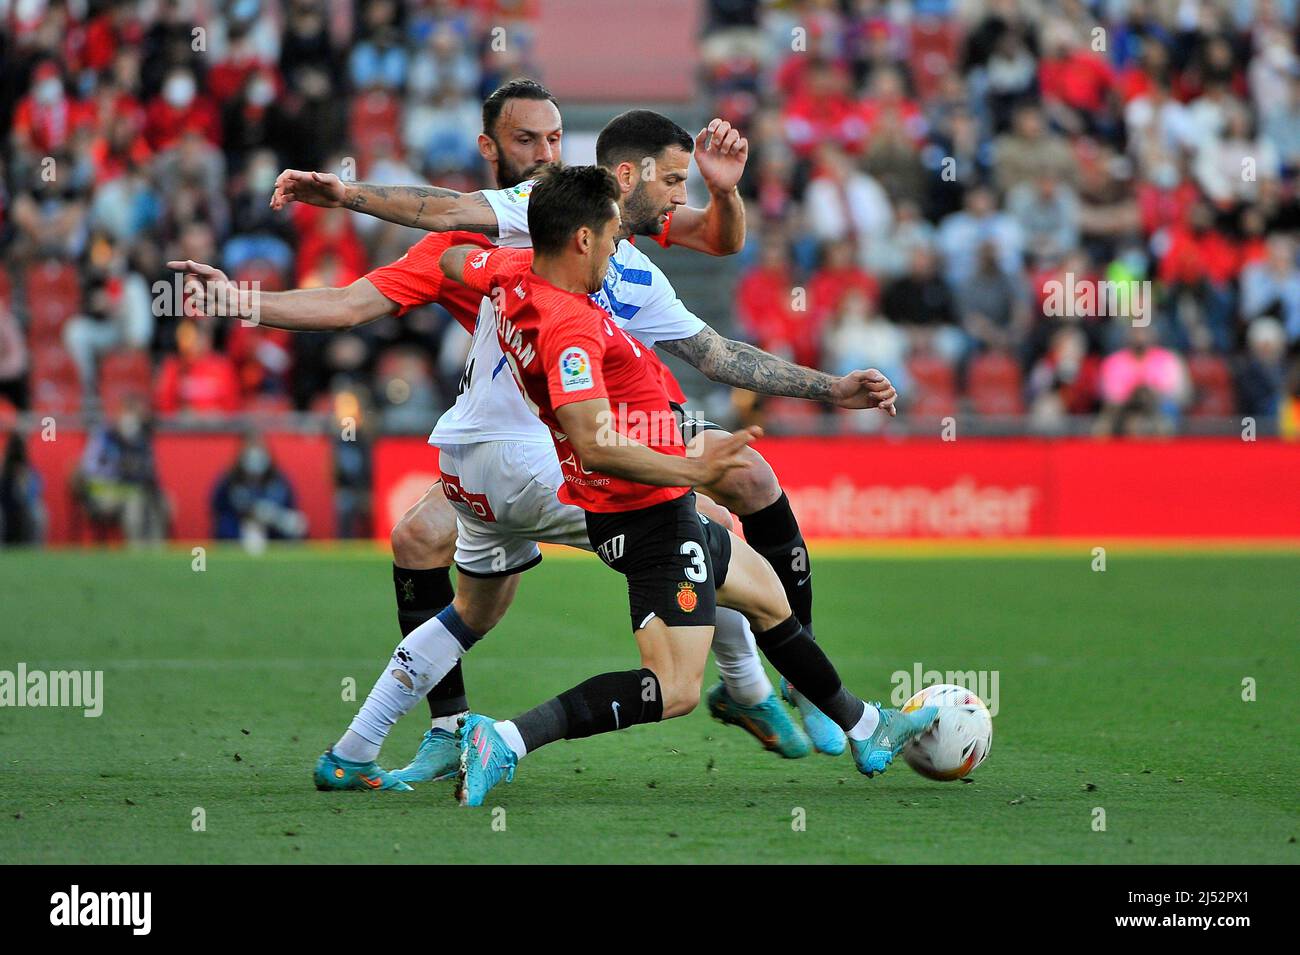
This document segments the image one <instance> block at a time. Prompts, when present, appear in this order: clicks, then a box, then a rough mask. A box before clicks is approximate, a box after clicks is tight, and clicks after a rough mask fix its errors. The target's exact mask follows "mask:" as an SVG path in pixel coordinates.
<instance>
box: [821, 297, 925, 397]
mask: <svg viewBox="0 0 1300 955" xmlns="http://www.w3.org/2000/svg"><path fill="white" fill-rule="evenodd" d="M823 347H824V349H825V351H826V354H827V356H828V357H829V362H830V363H829V364H828V365H827V366H826V370H827V371H828V372H830V373H831V374H833V375H846V374H848V373H849V372H851V371H854V370H856V369H859V368H878V369H879V370H880V371H881V372H882V373H883V374H884V375H885V377H887V378H888V379H889V380H890V381H891V382H893V383H894V387H895V388H897V389H898V392H899V394H901V395H905V394H907V391H908V377H907V367H906V365H905V364H904V361H905V359H906V357H907V349H908V343H907V335H906V334H905V333H904V332H903V330H902V329H901V328H899V327H898V326H897V325H895V324H893V323H891V322H888V321H886V320H885V319H884V318H883V317H882V316H881V315H880V314H879V313H877V312H875V311H873V309H872V307H871V301H870V300H869V299H868V298H867V296H866V295H865V294H863V292H862V291H861V290H859V289H852V290H850V291H849V292H848V294H847V295H845V296H844V298H843V300H842V301H841V302H840V304H839V306H838V307H837V308H836V309H835V311H834V313H833V315H832V317H831V319H830V321H829V323H828V324H827V326H826V333H825V337H824V339H823Z"/></svg>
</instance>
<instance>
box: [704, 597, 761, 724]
mask: <svg viewBox="0 0 1300 955" xmlns="http://www.w3.org/2000/svg"><path fill="white" fill-rule="evenodd" d="M713 658H714V659H715V660H716V661H717V663H718V675H719V676H721V677H722V683H723V685H724V686H726V688H727V694H728V695H729V696H730V697H731V698H732V699H733V700H735V701H736V702H737V703H739V704H741V705H742V706H754V705H755V704H757V703H762V702H763V701H764V700H766V699H767V698H768V697H769V696H771V695H772V681H771V680H769V679H768V678H767V671H766V670H764V669H763V661H762V660H761V659H759V656H758V647H757V646H755V645H754V631H753V630H751V629H750V627H749V621H748V620H746V619H745V616H744V614H742V613H739V612H737V611H735V610H729V609H727V608H725V607H719V608H718V615H717V620H716V622H715V623H714V627H713Z"/></svg>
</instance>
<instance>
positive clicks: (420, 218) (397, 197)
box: [347, 182, 497, 237]
mask: <svg viewBox="0 0 1300 955" xmlns="http://www.w3.org/2000/svg"><path fill="white" fill-rule="evenodd" d="M355 188H356V194H355V195H354V196H353V197H352V198H351V199H350V200H348V203H347V208H349V209H351V210H352V211H354V212H364V213H367V214H369V215H372V216H375V217H377V218H380V219H387V220H388V221H389V222H396V223H397V224H398V225H406V226H411V227H413V228H416V229H428V228H429V226H430V223H431V222H434V221H435V220H436V218H437V216H438V215H439V214H446V205H447V203H445V202H444V204H443V211H442V212H441V213H438V212H433V213H429V212H428V210H427V207H428V205H429V202H430V200H435V201H436V200H449V201H451V202H454V201H456V200H459V199H464V200H467V201H470V202H472V204H473V205H474V207H475V208H476V209H477V208H478V207H483V208H485V209H487V210H488V211H489V212H490V211H491V208H492V207H491V204H490V203H489V202H488V201H487V197H486V196H484V195H483V193H482V192H473V193H464V192H457V191H456V190H455V189H443V188H441V187H439V186H379V185H375V184H374V183H368V182H359V183H357V184H356V187H355ZM412 207H414V208H412ZM454 228H456V229H458V230H460V231H462V232H477V233H479V234H481V235H486V236H490V237H495V236H496V235H497V224H496V223H495V222H489V221H484V222H467V223H462V222H457V223H455V225H454ZM431 231H439V230H431Z"/></svg>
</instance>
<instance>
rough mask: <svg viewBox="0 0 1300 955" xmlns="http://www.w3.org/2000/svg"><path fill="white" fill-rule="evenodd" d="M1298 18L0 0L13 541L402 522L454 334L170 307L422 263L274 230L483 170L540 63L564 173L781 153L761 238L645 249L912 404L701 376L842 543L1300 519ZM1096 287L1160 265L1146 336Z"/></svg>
mask: <svg viewBox="0 0 1300 955" xmlns="http://www.w3.org/2000/svg"><path fill="white" fill-rule="evenodd" d="M1297 6H1298V5H1297V2H1296V0H1215V2H1210V0H1200V2H1198V0H1094V2H1084V0H1060V2H1056V0H1044V2H1017V0H914V2H910V3H907V2H897V0H857V2H849V0H845V2H836V0H815V2H802V3H800V2H753V0H659V2H657V3H654V4H649V5H645V6H641V5H633V4H610V3H601V2H596V0H519V2H510V0H500V2H493V0H405V2H403V0H356V2H351V0H337V2H325V0H125V2H114V0H64V2H58V0H0V23H2V24H3V32H2V33H0V76H2V77H3V84H2V85H0V90H2V92H0V115H2V116H3V118H4V120H5V129H6V131H7V133H6V137H5V142H4V147H3V164H2V167H0V247H2V248H3V265H2V267H0V436H3V438H4V456H3V470H2V472H0V504H2V506H3V510H2V515H3V516H2V517H0V521H2V526H3V540H4V542H5V543H7V544H19V543H31V542H48V543H51V544H63V543H90V542H97V541H101V542H102V541H117V540H122V539H124V538H126V539H131V540H151V539H161V538H174V539H185V540H189V539H199V538H207V537H209V536H220V537H237V538H238V537H242V538H243V539H244V540H245V541H246V543H248V544H250V545H253V546H255V545H257V544H258V543H259V542H260V541H262V540H264V539H266V538H298V537H303V536H306V537H309V538H313V539H328V538H335V537H341V538H350V537H362V538H368V537H372V536H375V537H381V538H382V537H385V536H386V535H387V532H388V529H389V528H390V527H391V525H392V523H393V521H394V520H395V518H396V516H398V515H400V513H401V511H402V510H403V509H404V508H405V507H406V506H407V505H409V504H410V503H412V502H413V501H414V500H415V499H416V498H417V497H418V495H419V494H420V493H421V492H422V491H423V490H424V488H425V487H427V485H428V484H429V483H430V481H431V480H433V479H434V477H436V474H437V464H436V453H435V452H433V451H431V450H430V449H428V448H427V447H426V446H425V445H424V436H425V435H426V434H427V432H428V431H429V429H430V428H431V426H432V424H433V422H434V420H435V419H436V417H437V415H438V414H439V413H440V412H441V411H442V410H443V409H445V408H446V407H447V406H448V404H449V403H450V402H451V401H452V400H453V399H454V396H455V390H456V384H457V380H458V378H459V376H460V373H461V365H462V361H463V359H464V355H465V350H466V347H467V345H468V338H467V337H466V336H465V335H464V334H463V333H462V332H461V331H460V330H459V327H458V326H457V325H456V324H455V323H454V322H452V321H451V320H450V319H449V317H448V316H447V315H446V314H444V313H442V312H440V311H439V310H438V309H436V308H429V309H425V310H422V311H418V312H413V313H411V315H409V316H408V317H407V318H405V319H403V320H402V321H397V320H391V321H383V322H378V323H375V324H374V325H372V326H367V327H365V328H364V329H362V330H361V331H359V332H357V333H354V334H346V335H335V336H325V335H298V336H292V335H289V334H288V333H280V332H276V331H273V330H267V329H260V328H245V327H241V326H240V324H239V323H237V322H228V323H216V324H203V323H199V324H195V323H193V322H190V321H185V320H181V321H177V320H176V319H174V318H170V317H166V316H158V315H156V314H155V309H154V308H153V307H152V303H153V298H154V294H155V292H154V288H155V283H157V282H160V281H162V282H170V280H171V276H170V275H168V274H167V273H166V272H165V270H164V269H163V268H162V263H163V262H165V261H167V260H168V259H170V258H193V259H196V260H201V261H206V262H213V263H215V264H217V265H219V266H220V267H221V268H223V269H224V270H225V271H226V272H227V273H228V274H230V275H231V277H232V278H235V279H240V280H247V281H259V282H260V283H261V287H262V288H263V289H282V288H294V287H303V286H307V287H309V286H321V285H342V284H346V283H348V282H351V281H352V280H354V279H355V278H357V277H358V276H360V275H362V274H364V273H365V272H366V271H367V270H368V269H369V268H371V267H374V266H377V265H380V264H383V263H386V262H388V261H391V260H393V259H395V258H397V257H399V256H400V255H401V254H402V253H403V252H404V251H405V249H406V248H407V247H408V246H409V245H411V244H413V243H414V242H415V241H416V240H418V238H419V237H420V233H418V232H413V231H411V230H408V229H403V228H401V227H397V226H391V225H389V224H387V223H382V222H379V221H377V220H373V219H368V218H365V217H361V216H356V215H353V214H351V213H347V212H344V211H341V210H320V209H313V208H303V207H295V208H293V209H292V210H291V213H287V214H286V213H273V212H272V211H271V210H270V209H269V208H268V207H267V200H268V198H269V195H270V190H271V184H272V181H273V180H274V178H275V176H276V174H277V173H278V172H279V170H280V169H282V168H284V167H296V168H303V169H324V170H328V171H336V172H342V173H344V174H345V175H348V174H353V175H355V178H358V179H363V180H368V181H378V182H388V183H406V182H423V181H428V182H435V183H438V184H440V185H446V186H451V187H454V188H457V189H461V190H472V189H476V188H480V187H483V186H485V185H490V183H489V181H488V180H487V178H486V173H487V171H486V169H485V168H484V166H483V164H482V162H481V160H480V159H479V157H478V154H477V150H476V147H475V138H476V135H477V133H478V132H479V107H480V104H481V101H482V99H483V97H484V96H485V95H486V94H487V93H488V92H490V91H491V90H492V89H493V88H495V87H496V86H497V85H499V84H500V83H501V82H503V81H505V80H507V79H510V78H512V77H514V76H517V75H529V76H533V77H536V78H537V79H539V80H541V81H542V82H544V83H545V84H547V85H548V86H549V87H550V88H551V89H552V90H553V91H554V92H555V94H556V95H557V97H558V99H559V103H560V107H561V109H562V111H563V114H564V117H565V128H566V132H565V156H566V159H567V160H568V161H570V162H588V161H590V160H591V158H592V153H593V148H594V140H595V133H596V131H597V130H599V128H600V127H601V126H602V125H603V124H604V122H605V121H607V120H608V119H609V118H610V117H611V116H612V115H614V114H615V113H617V112H619V111H621V110H623V109H626V108H628V107H630V106H634V105H635V106H650V107H653V108H656V109H659V110H661V111H663V112H666V113H668V114H669V115H671V116H672V117H673V118H674V119H676V120H677V121H678V122H680V123H681V124H682V125H684V126H686V127H688V128H689V129H691V130H692V131H695V130H697V129H699V128H700V127H701V126H703V125H704V124H705V123H706V122H707V121H708V119H709V118H710V117H712V116H714V115H720V116H723V117H724V118H727V119H729V120H730V121H732V122H733V123H735V124H737V125H738V126H739V127H740V128H741V129H742V130H743V131H744V132H745V133H746V135H748V137H749V138H750V142H751V158H750V163H749V168H748V171H747V174H746V178H745V181H744V182H743V184H742V192H743V193H744V196H745V198H746V201H747V203H748V219H749V224H750V234H749V239H748V242H747V244H746V248H745V250H744V252H743V253H742V254H740V255H737V256H734V257H732V258H729V259H725V260H717V259H707V258H705V257H703V256H699V255H695V254H691V253H687V252H683V251H681V250H674V249H671V248H670V249H667V250H660V249H659V248H658V247H657V246H653V245H651V247H650V248H649V249H648V251H649V253H650V254H652V255H654V256H655V257H656V258H657V259H659V260H660V262H661V264H663V266H664V268H665V270H666V271H667V273H668V275H669V276H670V278H672V279H673V281H674V283H675V284H676V286H677V289H678V292H679V294H680V295H681V297H682V299H683V300H684V301H685V302H686V303H687V305H688V306H690V307H691V308H692V309H693V310H695V311H696V312H697V313H698V314H699V315H700V316H701V317H702V318H704V319H705V320H706V321H708V322H710V323H711V324H713V325H714V326H715V327H717V328H719V329H722V330H724V331H725V332H726V333H728V334H730V335H732V336H734V337H739V338H744V339H747V340H749V341H752V342H754V343H755V344H757V345H759V346H761V347H763V348H766V349H768V350H770V351H773V352H776V353H778V354H782V355H785V356H787V357H789V358H791V359H793V360H796V361H799V362H801V363H805V364H809V365H813V366H816V367H820V368H823V369H825V370H827V371H831V372H837V373H841V372H844V371H847V370H849V369H852V368H859V367H866V366H876V367H879V368H881V369H882V370H883V371H885V372H886V373H887V374H888V375H889V376H890V377H891V378H893V380H894V381H895V383H896V384H897V385H898V387H899V389H900V392H901V393H902V394H903V396H904V400H903V403H902V406H901V407H902V412H901V414H900V416H899V418H898V419H896V420H890V421H886V420H884V419H883V418H882V417H881V416H879V415H875V414H863V413H855V414H851V415H849V414H841V413H837V412H835V411H834V410H832V409H829V408H819V407H816V406H814V405H810V404H808V403H804V402H799V401H793V400H782V399H776V400H759V399H757V398H756V397H755V396H753V395H749V394H745V393H739V392H732V391H730V390H729V389H725V388H719V387H717V386H713V385H711V384H710V383H708V382H707V381H704V380H703V379H702V378H700V377H699V376H698V375H696V374H694V372H692V371H690V370H687V369H683V368H681V367H680V365H677V366H676V368H677V370H678V371H679V372H680V373H681V377H682V381H683V383H684V385H685V386H686V389H687V391H688V393H689V394H690V395H691V398H692V401H693V404H694V405H695V407H696V408H697V410H698V411H700V412H701V413H703V414H705V415H707V416H709V417H712V418H714V419H716V420H719V421H722V422H725V423H728V424H736V423H739V422H745V423H754V422H756V423H761V424H763V425H764V426H765V427H766V428H768V429H769V431H770V432H771V433H772V434H773V435H774V437H773V438H771V439H770V440H766V441H765V442H764V444H763V451H764V453H765V455H766V456H767V457H768V458H769V460H771V461H772V463H773V465H774V466H775V468H776V471H777V473H778V474H779V475H780V476H781V478H782V481H783V483H784V484H785V485H786V486H787V488H788V489H789V491H790V493H791V497H792V499H793V500H794V501H795V509H796V511H797V512H798V513H799V515H800V518H801V521H802V522H803V523H804V528H805V531H806V532H807V533H808V534H809V536H813V537H819V538H836V537H841V538H842V537H849V538H856V539H861V538H875V537H882V536H900V537H940V538H943V537H959V538H981V537H998V538H1007V537H1013V538H1014V537H1041V536H1057V535H1064V536H1079V537H1083V536H1089V535H1092V536H1095V535H1107V534H1109V535H1124V536H1139V537H1162V536H1172V537H1187V536H1200V537H1207V536H1208V537H1221V538H1267V537H1277V538H1290V539H1300V509H1298V508H1297V507H1296V494H1295V486H1296V484H1295V476H1294V475H1295V473H1296V467H1297V465H1298V464H1300V455H1298V453H1297V449H1298V448H1300V445H1297V444H1296V443H1294V441H1293V440H1292V439H1294V438H1295V437H1296V435H1297V432H1298V431H1300V423H1298V422H1300V414H1298V412H1297V408H1298V407H1300V360H1298V358H1297V356H1298V354H1300V351H1298V349H1297V345H1298V344H1300V265H1298V264H1297V250H1296V244H1295V238H1296V234H1297V230H1300V196H1297V174H1298V173H1300V54H1298V53H1297V49H1298V47H1297V38H1298V37H1300V20H1298V19H1297V13H1298V11H1297ZM634 7H635V16H633V11H634ZM703 201H704V197H703V196H697V202H698V203H700V204H702V203H703ZM1100 281H1105V282H1119V283H1128V282H1148V281H1149V282H1150V283H1151V285H1150V288H1151V289H1152V290H1153V293H1154V302H1153V304H1152V306H1151V308H1150V309H1149V311H1148V313H1147V315H1146V317H1147V318H1149V319H1150V324H1149V326H1148V327H1146V328H1136V327H1135V326H1134V322H1133V321H1132V317H1133V316H1132V315H1130V314H1128V313H1127V312H1125V313H1123V314H1102V315H1074V316H1061V315H1053V314H1049V313H1051V312H1052V311H1053V308H1052V307H1051V305H1050V304H1049V300H1050V295H1051V291H1052V289H1053V288H1054V287H1055V288H1061V287H1064V288H1066V289H1081V288H1087V287H1093V288H1097V286H1095V285H1094V283H1097V282H1100ZM1054 283H1055V284H1054ZM353 424H354V425H355V427H351V425H353ZM954 437H955V438H956V439H957V440H955V441H953V440H945V438H947V439H951V438H954Z"/></svg>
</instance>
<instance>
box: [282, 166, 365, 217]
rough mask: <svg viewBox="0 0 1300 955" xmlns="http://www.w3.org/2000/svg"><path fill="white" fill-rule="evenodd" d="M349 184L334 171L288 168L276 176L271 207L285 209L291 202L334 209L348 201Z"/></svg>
mask: <svg viewBox="0 0 1300 955" xmlns="http://www.w3.org/2000/svg"><path fill="white" fill-rule="evenodd" d="M347 189H348V187H347V184H346V183H344V182H343V180H342V179H340V178H339V177H338V176H336V175H334V174H333V173H332V172H303V171H302V170H301V169H286V170H285V171H284V172H282V173H280V175H278V176H276V177H275V188H274V189H273V190H272V191H271V208H272V209H283V208H284V207H285V206H287V205H288V204H289V203H291V202H305V203H307V205H309V206H321V207H322V208H325V209H333V208H336V207H338V206H341V205H343V203H344V202H346V201H347V197H348V193H347Z"/></svg>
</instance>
